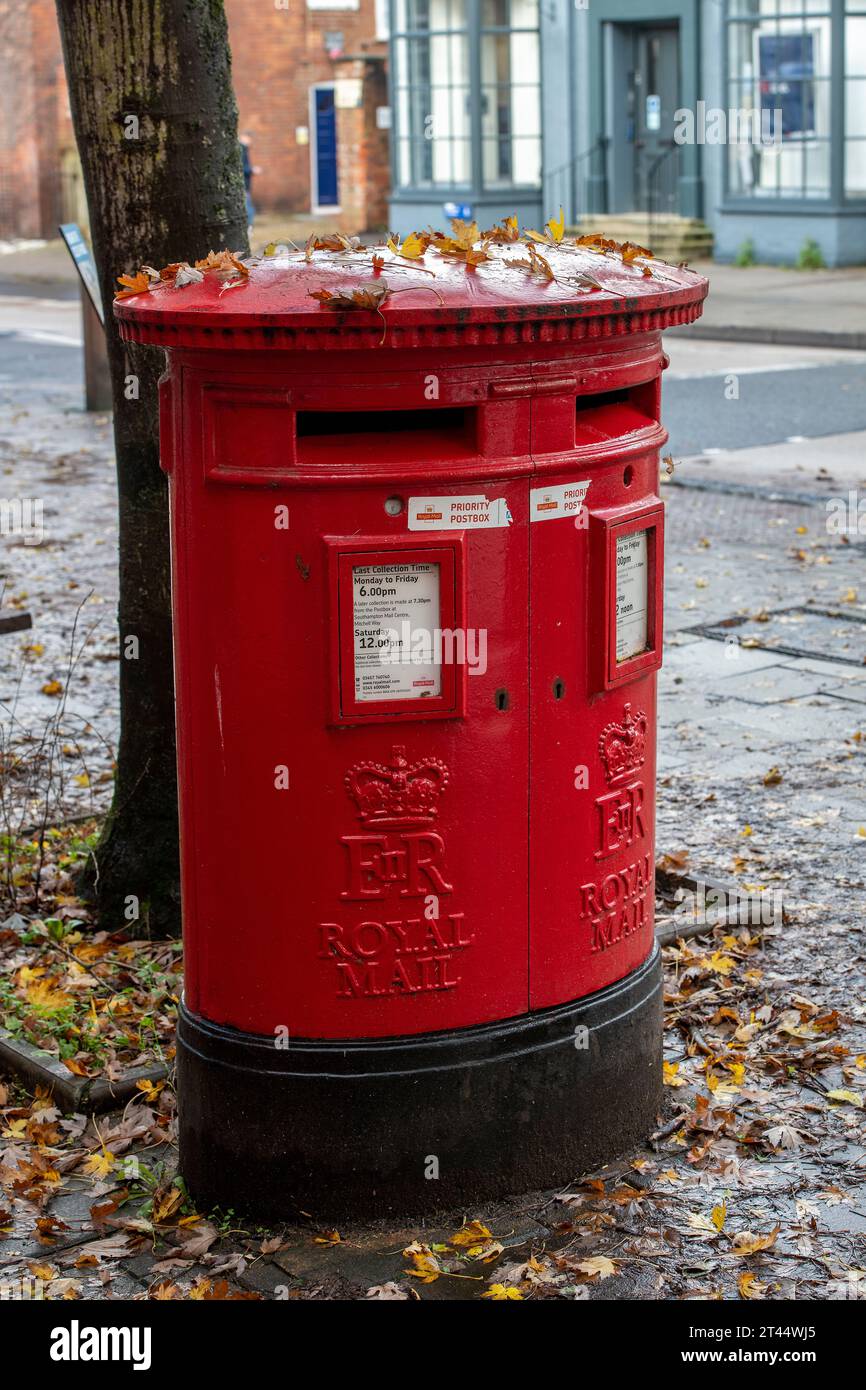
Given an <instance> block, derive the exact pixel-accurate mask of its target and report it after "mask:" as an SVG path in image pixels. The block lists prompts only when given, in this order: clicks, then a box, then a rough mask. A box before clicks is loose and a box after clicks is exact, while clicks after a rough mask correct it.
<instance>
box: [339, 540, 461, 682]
mask: <svg viewBox="0 0 866 1390" xmlns="http://www.w3.org/2000/svg"><path fill="white" fill-rule="evenodd" d="M352 623H353V628H354V642H355V699H356V700H358V701H362V700H417V699H421V698H423V697H424V696H430V695H441V693H442V664H441V660H439V661H437V660H435V656H436V654H437V653H436V647H435V643H434V633H435V632H436V631H437V630H438V628H439V566H438V564H396V563H395V564H393V565H355V566H353V569H352ZM439 655H440V657H441V652H440V653H439ZM425 658H426V659H425Z"/></svg>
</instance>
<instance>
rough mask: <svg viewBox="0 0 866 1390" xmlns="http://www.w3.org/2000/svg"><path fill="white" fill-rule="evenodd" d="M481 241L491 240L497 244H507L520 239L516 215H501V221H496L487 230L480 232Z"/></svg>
mask: <svg viewBox="0 0 866 1390" xmlns="http://www.w3.org/2000/svg"><path fill="white" fill-rule="evenodd" d="M481 240H482V241H492V242H495V243H497V244H499V245H508V244H509V243H510V242H514V241H519V240H520V228H519V225H518V221H517V218H516V217H503V219H502V221H501V222H497V223H496V224H495V225H494V226H493V227H491V228H490V229H489V230H488V231H486V232H482V233H481Z"/></svg>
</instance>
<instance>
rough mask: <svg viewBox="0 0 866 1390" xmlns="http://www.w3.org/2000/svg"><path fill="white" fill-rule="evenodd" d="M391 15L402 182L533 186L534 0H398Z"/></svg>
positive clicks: (537, 169)
mask: <svg viewBox="0 0 866 1390" xmlns="http://www.w3.org/2000/svg"><path fill="white" fill-rule="evenodd" d="M393 16H394V38H393V40H392V54H393V84H394V147H395V164H396V181H397V184H398V186H399V187H401V188H425V187H427V188H431V189H435V188H443V189H444V188H456V189H458V190H459V189H466V190H477V191H480V190H481V189H482V188H499V187H505V186H510V185H513V184H519V185H537V184H538V183H539V182H540V177H541V114H540V113H541V100H540V63H539V40H538V0H394V9H393Z"/></svg>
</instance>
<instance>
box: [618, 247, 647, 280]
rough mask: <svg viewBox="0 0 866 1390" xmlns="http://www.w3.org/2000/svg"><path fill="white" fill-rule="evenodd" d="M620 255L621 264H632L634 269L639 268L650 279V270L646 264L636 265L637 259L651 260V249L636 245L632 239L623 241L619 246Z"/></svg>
mask: <svg viewBox="0 0 866 1390" xmlns="http://www.w3.org/2000/svg"><path fill="white" fill-rule="evenodd" d="M620 255H621V256H622V261H623V265H633V266H635V267H636V269H639V270H640V271H641V273H642V274H643V275H644V276H645V277H647V278H649V279H652V271H651V270H650V268H649V266H648V265H643V266H638V265H637V262H638V261H639V260H646V259H649V260H652V251H647V249H646V247H644V246H638V245H637V243H636V242H634V241H624V242H623V244H622V247H621V248H620Z"/></svg>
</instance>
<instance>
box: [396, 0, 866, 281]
mask: <svg viewBox="0 0 866 1390" xmlns="http://www.w3.org/2000/svg"><path fill="white" fill-rule="evenodd" d="M390 42H391V65H390V66H391V84H392V93H391V110H392V154H393V168H392V199H391V222H392V225H393V227H394V229H395V230H396V231H398V232H401V233H403V232H406V231H408V230H410V229H412V228H415V227H423V226H426V225H428V224H432V225H434V226H441V225H442V224H443V222H444V221H445V219H446V218H447V216H449V215H454V213H455V211H457V212H458V213H459V214H460V215H466V213H467V212H471V215H472V216H473V217H475V218H477V219H478V220H479V222H481V223H482V224H483V225H489V224H490V223H491V222H492V221H494V220H496V219H498V218H500V217H502V216H506V215H509V214H511V213H515V212H516V213H518V214H519V215H520V218H521V222H522V223H526V224H528V225H530V226H533V225H535V226H540V225H541V224H542V223H543V222H544V220H545V218H546V217H548V216H551V215H553V214H554V213H556V212H557V211H558V209H559V207H560V206H562V207H563V208H564V210H565V214H566V220H567V222H568V223H569V225H572V226H575V225H581V226H583V227H587V226H590V225H591V226H597V227H599V228H600V229H601V230H605V229H607V230H608V231H609V232H610V233H611V234H616V231H617V229H618V228H619V227H621V226H624V227H625V229H626V230H628V229H629V228H634V227H636V228H638V229H642V228H643V227H645V229H646V231H645V234H646V235H651V234H652V232H653V229H654V227H655V228H658V227H660V226H662V225H663V224H664V225H665V226H670V225H674V224H676V223H677V222H681V223H682V224H683V225H690V226H693V227H694V226H696V225H698V224H699V223H703V224H706V227H707V228H708V229H709V232H711V233H712V237H713V241H714V253H715V255H716V257H717V258H718V259H720V260H731V259H733V258H734V257H735V256H736V255H737V254H738V252H740V251H742V249H743V248H744V245H745V244H746V243H751V246H752V248H753V251H754V255H755V257H756V258H757V259H758V260H761V261H767V262H771V263H773V262H781V263H791V262H794V261H795V260H796V259H797V256H798V254H799V252H800V251H801V250H802V248H803V247H804V244H805V243H806V242H807V241H811V242H814V243H816V244H817V246H818V247H819V248H820V252H821V255H822V256H823V259H824V261H825V262H826V264H828V265H846V264H857V263H863V262H866V0H391V40H390Z"/></svg>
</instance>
